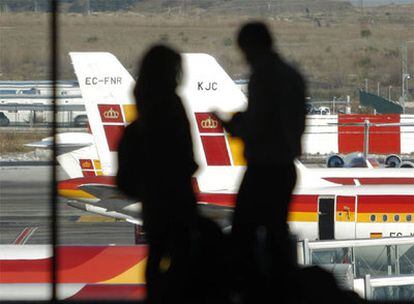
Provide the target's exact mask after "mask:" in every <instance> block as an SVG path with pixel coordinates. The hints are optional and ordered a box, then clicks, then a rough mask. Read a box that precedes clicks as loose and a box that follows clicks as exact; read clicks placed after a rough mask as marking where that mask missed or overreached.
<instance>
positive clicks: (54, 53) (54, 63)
mask: <svg viewBox="0 0 414 304" xmlns="http://www.w3.org/2000/svg"><path fill="white" fill-rule="evenodd" d="M50 4H51V12H52V14H51V18H50V20H49V30H50V41H51V44H50V58H51V60H50V69H51V74H52V88H53V93H52V106H53V121H52V133H53V134H52V136H53V161H56V157H57V145H56V136H57V134H56V132H57V123H56V119H57V79H58V75H59V74H58V73H59V66H58V65H59V61H58V54H59V50H58V47H59V42H58V37H59V33H58V31H59V22H58V17H59V0H51V1H50ZM51 187H52V191H51V197H50V211H51V212H50V214H51V221H50V226H49V227H50V228H49V229H50V236H51V240H50V241H51V242H50V243H51V244H52V263H51V269H50V281H51V283H52V284H51V288H52V292H51V301H52V302H55V301H56V300H57V284H56V282H58V281H59V277H58V269H59V266H58V265H59V256H58V255H59V251H58V248H57V245H58V228H59V223H58V210H57V204H56V202H57V197H58V195H57V169H56V166H55V165H52V172H51Z"/></svg>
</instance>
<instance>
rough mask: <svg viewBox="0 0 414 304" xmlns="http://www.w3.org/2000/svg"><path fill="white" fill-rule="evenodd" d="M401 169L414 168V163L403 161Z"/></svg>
mask: <svg viewBox="0 0 414 304" xmlns="http://www.w3.org/2000/svg"><path fill="white" fill-rule="evenodd" d="M400 168H414V163H413V162H410V161H403V162H402V163H401V165H400Z"/></svg>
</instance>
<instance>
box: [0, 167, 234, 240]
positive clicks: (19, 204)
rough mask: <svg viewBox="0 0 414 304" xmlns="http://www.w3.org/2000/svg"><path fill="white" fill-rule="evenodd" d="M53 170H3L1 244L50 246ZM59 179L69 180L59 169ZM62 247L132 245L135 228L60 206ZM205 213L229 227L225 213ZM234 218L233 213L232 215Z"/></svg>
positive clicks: (213, 210) (0, 179)
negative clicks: (224, 216)
mask: <svg viewBox="0 0 414 304" xmlns="http://www.w3.org/2000/svg"><path fill="white" fill-rule="evenodd" d="M50 170H51V167H50V166H14V167H13V166H4V167H0V244H13V243H19V244H50V243H51V241H50V233H49V231H50V230H49V214H50V212H51V210H50V203H49V202H50V184H49V183H50V176H51V172H50ZM58 170H59V171H58V176H59V179H66V178H68V177H67V176H66V175H65V173H64V172H63V171H61V170H60V168H59V169H58ZM57 204H58V214H59V243H60V244H64V245H70V244H73V245H106V244H117V245H130V244H134V242H135V232H134V229H135V228H134V226H133V225H132V224H130V223H127V222H124V221H117V222H115V221H114V220H113V219H110V218H107V217H102V216H98V215H94V214H91V213H87V212H85V211H82V210H78V209H75V208H73V207H70V206H68V205H67V204H66V203H65V200H64V199H59V200H58V202H57ZM203 213H204V214H205V215H207V216H210V217H211V218H215V219H218V218H219V217H220V219H219V220H218V221H219V223H220V225H221V226H222V227H225V226H227V225H228V218H223V211H222V210H217V208H214V207H208V206H203ZM229 214H230V212H229Z"/></svg>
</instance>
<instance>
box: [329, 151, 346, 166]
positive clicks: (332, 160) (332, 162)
mask: <svg viewBox="0 0 414 304" xmlns="http://www.w3.org/2000/svg"><path fill="white" fill-rule="evenodd" d="M326 166H327V167H328V168H343V167H344V166H345V161H344V159H343V158H342V156H340V155H338V154H334V155H331V156H329V157H328V159H327V160H326Z"/></svg>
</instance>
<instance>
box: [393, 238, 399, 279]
mask: <svg viewBox="0 0 414 304" xmlns="http://www.w3.org/2000/svg"><path fill="white" fill-rule="evenodd" d="M394 255H395V275H400V257H399V255H398V245H395V246H394Z"/></svg>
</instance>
